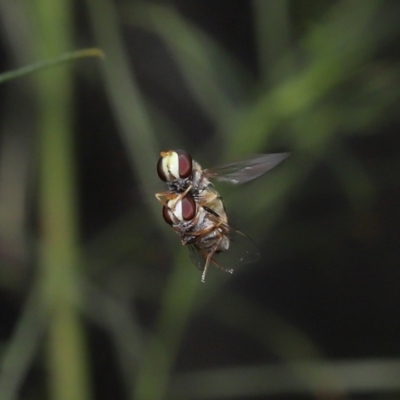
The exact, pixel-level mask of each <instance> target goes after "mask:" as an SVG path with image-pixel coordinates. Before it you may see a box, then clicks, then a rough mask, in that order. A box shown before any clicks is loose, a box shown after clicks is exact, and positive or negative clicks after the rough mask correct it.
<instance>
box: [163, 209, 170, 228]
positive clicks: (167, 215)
mask: <svg viewBox="0 0 400 400" xmlns="http://www.w3.org/2000/svg"><path fill="white" fill-rule="evenodd" d="M170 212H171V211H170V210H169V208H168V207H167V206H164V207H163V209H162V216H163V218H164V221H165V222H166V223H167V224H168V225H172V219H171V214H170Z"/></svg>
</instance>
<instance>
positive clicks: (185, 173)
mask: <svg viewBox="0 0 400 400" xmlns="http://www.w3.org/2000/svg"><path fill="white" fill-rule="evenodd" d="M176 153H177V154H178V158H179V176H180V177H181V178H188V177H189V176H190V174H191V173H192V170H193V163H192V157H191V155H190V154H189V153H188V152H187V151H185V150H176Z"/></svg>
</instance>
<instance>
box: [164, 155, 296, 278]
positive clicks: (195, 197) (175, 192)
mask: <svg viewBox="0 0 400 400" xmlns="http://www.w3.org/2000/svg"><path fill="white" fill-rule="evenodd" d="M160 154H161V157H160V159H159V160H158V164H157V172H158V176H159V177H160V179H161V180H162V181H164V182H166V184H167V187H168V190H167V191H166V192H162V193H156V198H157V199H158V200H159V201H160V202H161V204H162V205H163V210H162V214H163V218H164V220H165V222H167V223H168V224H169V225H171V226H172V228H173V229H174V231H175V232H176V233H177V234H178V235H179V237H180V239H181V242H182V244H183V245H185V246H188V248H189V256H190V259H191V261H192V263H193V264H194V265H195V266H196V267H197V268H198V269H200V270H201V271H203V274H202V276H201V281H202V282H205V277H206V274H207V270H208V267H209V266H210V264H211V263H212V264H215V265H216V266H217V267H219V268H221V269H223V270H224V271H226V272H229V273H232V272H233V269H231V268H226V267H225V266H224V265H226V264H225V262H224V261H223V258H224V256H226V255H227V254H229V255H230V258H231V260H233V262H235V263H250V262H254V261H257V259H258V258H259V251H258V248H257V246H256V245H255V243H254V242H253V241H252V240H251V239H249V238H248V237H247V236H246V235H244V234H243V233H242V232H240V231H238V230H237V229H234V228H232V227H231V226H230V225H229V224H228V217H227V214H226V209H225V204H224V202H223V201H222V198H221V196H220V195H219V193H218V191H217V190H216V189H215V188H214V185H213V184H212V183H211V181H210V179H215V180H218V181H223V182H229V183H232V184H241V183H245V182H248V181H250V180H252V179H255V178H257V177H259V176H260V175H262V174H264V173H266V172H267V171H269V170H270V169H271V168H273V167H275V166H276V165H277V164H279V163H280V162H281V161H283V160H284V159H285V158H286V157H288V156H289V153H276V154H261V155H257V156H253V157H251V158H248V159H245V160H242V161H239V162H237V163H231V164H226V165H223V166H220V167H216V168H209V169H203V168H202V167H201V165H200V164H199V163H198V162H197V161H195V160H193V159H192V157H191V156H190V154H189V153H187V152H186V151H184V150H169V151H165V152H164V151H163V152H161V153H160ZM228 250H229V251H228ZM221 261H222V262H223V263H224V265H222V264H221Z"/></svg>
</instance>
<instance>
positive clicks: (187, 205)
mask: <svg viewBox="0 0 400 400" xmlns="http://www.w3.org/2000/svg"><path fill="white" fill-rule="evenodd" d="M195 216H196V202H195V201H194V199H193V197H192V196H191V195H189V194H188V195H186V196H185V197H184V198H183V199H182V218H183V219H184V220H185V221H190V220H192V219H193V218H194V217H195ZM164 219H165V218H164Z"/></svg>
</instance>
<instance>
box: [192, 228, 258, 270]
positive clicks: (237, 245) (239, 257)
mask: <svg viewBox="0 0 400 400" xmlns="http://www.w3.org/2000/svg"><path fill="white" fill-rule="evenodd" d="M228 237H229V248H228V250H225V251H221V252H219V253H215V254H214V255H213V257H212V259H211V263H213V264H215V265H217V266H218V267H220V268H222V269H225V270H229V269H232V268H234V267H236V266H238V265H240V264H248V263H252V262H255V261H257V260H258V259H259V258H260V252H259V250H258V247H257V245H256V244H255V243H254V242H253V241H252V240H251V239H250V238H249V237H247V236H246V235H245V234H244V233H242V232H240V231H238V230H236V229H234V228H232V227H229V234H228ZM207 255H208V252H207V250H201V249H199V248H198V247H197V246H196V244H191V245H189V258H190V261H191V262H192V263H193V265H195V266H196V268H198V269H199V270H201V271H203V269H204V265H205V262H206V257H207Z"/></svg>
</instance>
